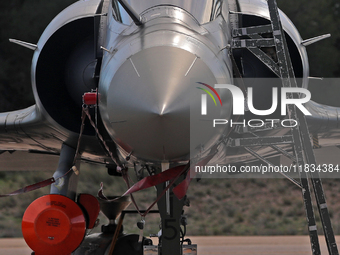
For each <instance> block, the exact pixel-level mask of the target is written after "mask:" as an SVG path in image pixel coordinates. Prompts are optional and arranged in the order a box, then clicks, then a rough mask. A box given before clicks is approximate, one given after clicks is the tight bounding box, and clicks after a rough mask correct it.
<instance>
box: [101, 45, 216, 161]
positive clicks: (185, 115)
mask: <svg viewBox="0 0 340 255" xmlns="http://www.w3.org/2000/svg"><path fill="white" fill-rule="evenodd" d="M196 82H206V83H209V84H216V83H217V82H216V79H215V77H214V75H213V73H212V72H211V71H210V69H209V68H208V66H207V65H206V64H205V63H204V62H203V61H202V60H201V59H199V58H197V57H196V56H195V55H194V54H192V53H190V52H187V51H185V50H182V49H178V48H174V47H165V46H160V47H154V48H149V49H145V50H142V51H140V52H138V53H137V54H135V55H132V56H131V57H130V58H128V59H127V60H126V61H125V63H123V64H122V65H121V66H120V68H119V69H118V70H117V72H116V73H115V75H114V76H113V79H112V81H111V84H110V85H109V86H108V88H107V93H106V98H105V100H103V102H104V103H103V104H102V106H101V109H102V110H104V111H105V113H106V114H102V115H103V121H104V124H105V126H106V128H107V130H108V132H109V134H110V135H111V137H112V138H113V139H114V140H115V141H116V142H117V143H118V144H120V145H121V146H122V147H123V148H130V150H132V152H133V155H134V156H136V157H139V158H142V159H145V160H152V161H161V160H182V159H188V157H189V153H190V151H189V149H190V96H189V95H190V94H189V93H190V90H191V91H192V90H195V89H196V85H197V84H196ZM128 152H129V151H128Z"/></svg>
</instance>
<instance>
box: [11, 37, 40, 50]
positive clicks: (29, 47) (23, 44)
mask: <svg viewBox="0 0 340 255" xmlns="http://www.w3.org/2000/svg"><path fill="white" fill-rule="evenodd" d="M9 41H10V42H11V43H15V44H18V45H20V46H23V47H25V48H28V49H30V50H36V49H37V48H38V46H37V45H36V44H33V43H28V42H23V41H19V40H16V39H9Z"/></svg>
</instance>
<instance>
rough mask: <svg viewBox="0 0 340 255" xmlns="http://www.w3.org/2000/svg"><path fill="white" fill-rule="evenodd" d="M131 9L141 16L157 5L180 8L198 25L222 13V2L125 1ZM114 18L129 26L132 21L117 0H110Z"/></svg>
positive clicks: (183, 0)
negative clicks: (195, 20) (189, 14)
mask: <svg viewBox="0 0 340 255" xmlns="http://www.w3.org/2000/svg"><path fill="white" fill-rule="evenodd" d="M127 2H128V3H129V4H130V5H131V6H132V8H133V9H134V10H135V11H136V12H137V13H138V14H141V13H142V12H144V11H145V10H147V9H149V8H151V7H154V6H159V5H171V6H177V7H180V8H182V9H184V10H186V11H187V12H189V13H191V15H193V16H194V17H195V18H196V19H197V21H198V22H199V23H200V24H205V23H208V22H210V21H213V20H214V19H215V18H216V17H218V16H219V15H220V13H221V12H222V3H223V2H225V1H223V0H127ZM112 6H113V10H114V12H115V13H114V16H115V18H116V20H117V21H119V22H121V23H123V24H126V25H130V24H131V22H132V20H131V18H130V17H129V15H128V14H127V13H126V12H125V11H124V9H123V7H122V6H121V5H120V3H118V1H117V0H112Z"/></svg>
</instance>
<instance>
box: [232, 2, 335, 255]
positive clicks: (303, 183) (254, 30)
mask: <svg viewBox="0 0 340 255" xmlns="http://www.w3.org/2000/svg"><path fill="white" fill-rule="evenodd" d="M268 8H269V13H270V19H271V24H270V25H265V26H258V27H248V28H238V29H234V31H233V36H234V38H235V39H234V41H233V43H232V45H233V47H234V48H236V49H237V48H247V49H248V50H249V51H250V52H252V53H253V54H254V55H255V56H256V57H257V58H258V59H259V60H261V61H262V62H263V63H264V64H265V65H266V66H268V67H269V68H270V69H271V70H272V71H273V72H274V73H275V74H276V75H277V76H278V77H279V78H281V80H282V86H283V87H297V83H296V79H295V75H294V70H293V66H292V62H291V59H290V55H289V52H288V47H287V42H286V39H285V34H284V31H283V28H282V25H281V21H280V16H279V12H278V7H277V3H276V0H268ZM264 33H271V34H272V36H273V38H271V39H267V38H266V39H264V38H263V37H262V36H261V34H264ZM245 36H248V37H249V38H250V39H244V37H245ZM237 37H242V39H237ZM272 43H274V45H271V44H272ZM270 46H275V48H276V54H277V63H276V62H275V61H274V60H273V59H271V58H270V57H268V56H267V55H266V54H265V52H263V51H262V49H261V47H270ZM289 96H290V97H291V98H293V97H294V96H296V95H293V94H291V95H289ZM287 109H288V117H289V118H290V119H294V120H297V121H298V123H299V125H297V126H295V127H292V128H291V130H290V134H291V135H286V136H283V137H258V136H256V135H255V134H254V133H255V132H256V130H257V128H252V130H248V129H243V130H240V129H239V130H238V133H251V134H253V135H254V136H255V137H252V138H239V139H234V140H230V141H229V144H228V145H229V146H231V147H234V146H240V147H244V148H245V149H246V150H247V151H248V152H249V153H250V154H251V155H253V156H254V157H256V158H258V159H260V160H261V161H262V162H264V163H268V161H267V160H266V159H265V158H263V157H262V156H260V155H258V154H257V153H255V152H253V151H252V150H251V149H250V148H248V147H251V146H259V145H261V146H265V145H267V146H271V147H272V148H273V149H274V150H276V151H278V152H279V153H281V154H283V155H284V156H286V157H288V158H290V159H291V160H292V161H293V162H294V163H295V164H297V165H298V166H303V165H304V164H310V165H311V164H314V165H316V160H315V155H314V151H313V147H312V144H311V141H310V135H309V131H308V126H307V122H306V119H305V116H304V115H303V113H302V112H301V111H300V110H298V109H296V106H295V105H287ZM272 128H275V127H272ZM264 129H270V128H268V127H265V128H259V131H263V130H264ZM280 144H291V145H292V147H293V151H294V155H291V154H290V153H288V152H287V151H285V150H283V149H282V148H280V147H278V146H277V145H280ZM268 164H269V163H268ZM299 174H300V183H298V182H297V181H296V180H294V179H292V178H288V179H290V180H291V181H292V182H293V183H294V184H296V185H297V186H299V187H301V189H302V195H303V200H304V205H305V210H306V216H307V222H308V231H309V236H310V241H311V248H312V254H313V255H319V254H321V252H320V244H319V239H318V234H317V227H316V221H315V216H314V211H313V205H312V198H311V192H310V187H309V178H310V180H311V183H312V186H313V190H314V193H315V197H316V203H317V206H318V210H319V214H320V218H321V223H322V227H323V230H324V235H325V238H326V243H327V248H328V252H329V254H330V255H338V254H339V253H338V248H337V245H336V242H335V238H334V232H333V229H332V225H331V221H330V215H329V212H328V208H327V204H326V199H325V195H324V191H323V188H322V182H321V179H320V175H319V172H317V171H316V172H315V173H310V175H307V173H306V172H305V171H299ZM288 177H289V176H288Z"/></svg>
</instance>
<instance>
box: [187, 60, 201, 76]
mask: <svg viewBox="0 0 340 255" xmlns="http://www.w3.org/2000/svg"><path fill="white" fill-rule="evenodd" d="M197 59H198V57H197V56H196V58H195V59H194V61H193V62H192V64H191V66H190V67H189V69H188V71H187V72H186V73H185V75H184V76H187V75H188V74H189V72H190V70H191V69H192V67H193V66H194V64H195V63H196V60H197Z"/></svg>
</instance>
